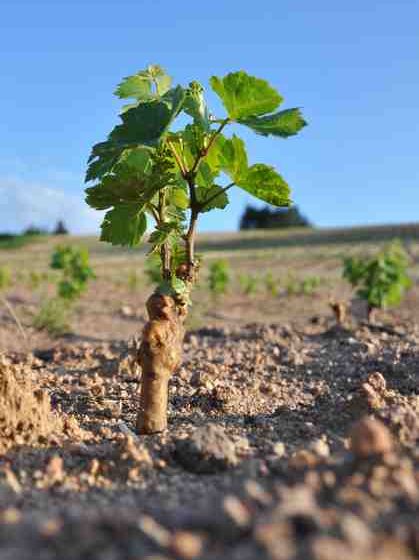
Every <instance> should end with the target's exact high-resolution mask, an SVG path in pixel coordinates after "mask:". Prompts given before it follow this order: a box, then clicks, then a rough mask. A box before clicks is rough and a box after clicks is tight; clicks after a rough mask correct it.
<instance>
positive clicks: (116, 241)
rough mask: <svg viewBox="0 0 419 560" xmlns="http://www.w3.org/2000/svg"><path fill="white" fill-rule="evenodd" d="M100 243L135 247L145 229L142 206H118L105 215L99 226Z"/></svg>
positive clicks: (145, 223) (145, 221)
mask: <svg viewBox="0 0 419 560" xmlns="http://www.w3.org/2000/svg"><path fill="white" fill-rule="evenodd" d="M101 229H102V234H101V236H100V240H101V241H108V242H109V243H111V244H112V245H124V246H128V247H135V246H136V245H138V244H139V243H140V241H141V239H142V237H143V235H144V233H145V231H146V229H147V218H146V215H145V213H144V211H143V207H142V206H136V205H133V204H118V205H117V206H115V207H114V208H113V209H112V210H109V212H107V213H106V215H105V218H104V220H103V222H102V225H101Z"/></svg>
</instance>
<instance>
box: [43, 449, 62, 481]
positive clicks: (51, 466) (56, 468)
mask: <svg viewBox="0 0 419 560" xmlns="http://www.w3.org/2000/svg"><path fill="white" fill-rule="evenodd" d="M45 473H46V475H47V477H48V483H49V484H56V483H59V482H62V481H63V479H64V476H65V472H64V462H63V459H62V457H60V456H59V455H54V456H53V457H51V459H50V461H49V463H48V465H47V468H46V470H45Z"/></svg>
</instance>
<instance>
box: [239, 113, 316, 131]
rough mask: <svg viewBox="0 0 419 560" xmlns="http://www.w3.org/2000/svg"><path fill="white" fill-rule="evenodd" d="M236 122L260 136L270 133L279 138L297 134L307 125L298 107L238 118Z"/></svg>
mask: <svg viewBox="0 0 419 560" xmlns="http://www.w3.org/2000/svg"><path fill="white" fill-rule="evenodd" d="M238 122H239V123H240V124H244V125H246V126H248V127H249V128H251V129H252V130H254V131H255V132H257V133H258V134H261V135H262V136H269V135H272V136H279V137H281V138H288V137H289V136H293V135H295V134H298V132H300V130H301V129H302V128H303V127H304V126H306V125H307V123H306V121H305V120H304V119H303V116H302V114H301V111H300V109H298V108H294V109H285V110H284V111H279V112H278V113H275V114H273V115H266V116H264V117H249V118H247V119H240V120H239V121H238Z"/></svg>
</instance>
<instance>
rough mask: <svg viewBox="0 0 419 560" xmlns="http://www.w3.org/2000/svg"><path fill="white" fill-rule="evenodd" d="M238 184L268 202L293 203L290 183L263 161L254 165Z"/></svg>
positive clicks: (275, 204) (284, 204) (278, 203)
mask: <svg viewBox="0 0 419 560" xmlns="http://www.w3.org/2000/svg"><path fill="white" fill-rule="evenodd" d="M237 186H238V187H241V188H242V189H244V190H245V191H247V192H248V193H250V194H251V195H253V196H255V197H256V198H259V199H260V200H263V201H264V202H267V203H268V204H273V205H274V206H289V205H290V204H291V199H290V188H289V186H288V184H287V183H286V182H285V181H284V179H283V178H282V177H281V175H279V173H277V172H276V171H275V169H274V168H273V167H270V166H269V165H264V164H262V163H257V164H255V165H252V166H251V167H249V169H248V172H247V173H246V175H245V176H244V177H243V178H242V179H240V181H238V182H237Z"/></svg>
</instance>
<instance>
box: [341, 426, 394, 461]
mask: <svg viewBox="0 0 419 560" xmlns="http://www.w3.org/2000/svg"><path fill="white" fill-rule="evenodd" d="M350 446H351V449H352V452H353V453H354V455H355V456H356V457H357V458H359V459H365V458H368V457H374V456H377V455H384V454H385V453H388V452H390V451H392V449H393V447H394V442H393V437H392V435H391V433H390V431H389V429H388V428H387V427H386V426H385V425H384V424H383V423H382V422H381V421H380V420H376V419H374V418H371V417H364V418H362V419H361V420H359V421H358V422H356V423H355V424H354V425H353V426H352V429H351V432H350Z"/></svg>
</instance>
